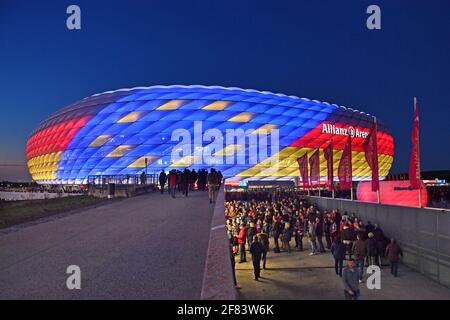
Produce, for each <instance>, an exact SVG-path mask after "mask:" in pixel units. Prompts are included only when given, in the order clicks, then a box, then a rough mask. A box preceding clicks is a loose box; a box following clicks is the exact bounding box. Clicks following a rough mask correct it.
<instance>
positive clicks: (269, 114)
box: [26, 86, 394, 184]
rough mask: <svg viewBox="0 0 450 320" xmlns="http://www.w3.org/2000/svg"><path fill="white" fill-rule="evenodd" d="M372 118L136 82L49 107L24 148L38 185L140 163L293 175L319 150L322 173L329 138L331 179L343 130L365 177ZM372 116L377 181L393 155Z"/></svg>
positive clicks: (236, 92)
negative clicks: (366, 140)
mask: <svg viewBox="0 0 450 320" xmlns="http://www.w3.org/2000/svg"><path fill="white" fill-rule="evenodd" d="M372 123H373V117H372V116H370V115H368V114H366V113H363V112H360V111H357V110H353V109H350V108H345V107H341V106H337V105H334V104H329V103H326V102H319V101H316V100H309V99H305V98H298V97H294V96H286V95H282V94H274V93H270V92H260V91H255V90H244V89H239V88H223V87H205V86H153V87H145V88H143V87H142V88H141V87H139V88H133V89H123V90H116V91H111V92H105V93H101V94H97V95H93V96H91V97H88V98H85V99H83V100H81V101H79V102H76V103H74V104H72V105H70V106H68V107H66V108H64V109H62V110H61V111H58V112H56V113H54V114H53V115H51V116H50V117H49V118H48V119H47V120H45V121H44V122H42V123H41V124H40V125H39V127H38V128H37V129H36V130H35V131H34V132H33V133H32V135H31V136H30V138H29V140H28V142H27V151H26V155H27V163H28V167H29V171H30V173H31V175H32V178H33V180H35V181H37V182H39V183H43V184H82V183H86V181H87V177H88V176H93V175H127V174H130V175H135V174H140V173H141V172H143V170H145V166H146V163H147V172H148V173H157V172H160V171H161V169H165V170H166V171H167V170H170V169H183V168H189V169H192V168H194V169H200V168H210V167H211V166H214V167H215V168H217V169H218V170H221V171H222V173H223V175H224V176H225V177H226V178H227V179H229V180H231V181H242V180H278V179H280V180H287V179H289V180H290V179H293V178H294V177H298V176H299V170H298V164H297V161H296V160H297V158H299V157H300V156H302V155H303V154H304V153H305V152H307V153H308V154H309V155H311V154H312V153H313V152H314V151H315V150H316V149H317V148H320V149H321V150H320V157H321V161H320V168H321V173H320V175H321V177H322V178H321V179H322V180H325V179H326V162H325V159H324V156H323V150H322V149H323V148H324V147H326V146H327V145H328V144H329V143H330V141H331V140H332V141H333V148H334V162H335V164H334V169H335V177H336V176H337V167H338V163H339V160H340V157H341V154H342V149H343V147H344V142H345V140H346V139H347V137H348V135H350V136H351V137H352V150H353V178H354V180H357V181H358V180H359V181H360V180H370V176H371V170H370V168H369V166H368V164H367V162H366V160H365V158H364V152H363V149H362V142H363V141H364V138H365V137H366V136H367V135H368V133H369V132H370V128H371V127H372ZM378 123H379V127H378V152H379V157H378V159H379V171H380V177H382V178H383V177H384V176H386V175H387V174H388V172H389V169H390V167H391V164H392V161H393V155H394V141H393V137H392V136H391V135H390V133H389V131H388V130H387V129H386V128H385V127H384V126H383V125H382V124H381V123H380V122H379V121H378ZM240 129H242V130H240ZM233 130H234V131H233ZM230 132H234V133H236V132H245V139H239V138H238V137H235V138H233V136H231V138H230V135H229V133H230ZM199 134H200V138H199ZM253 136H257V138H256V139H253ZM205 154H209V155H210V157H209V158H208V159H206V157H205Z"/></svg>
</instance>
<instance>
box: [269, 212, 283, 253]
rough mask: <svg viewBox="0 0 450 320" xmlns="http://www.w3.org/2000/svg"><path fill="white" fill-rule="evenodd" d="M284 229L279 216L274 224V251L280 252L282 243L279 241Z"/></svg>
mask: <svg viewBox="0 0 450 320" xmlns="http://www.w3.org/2000/svg"><path fill="white" fill-rule="evenodd" d="M282 231H283V225H282V224H281V222H280V220H279V219H278V218H276V219H275V222H274V224H273V226H272V232H273V240H274V243H275V249H273V252H275V253H280V245H279V243H278V239H279V238H280V235H281V232H282Z"/></svg>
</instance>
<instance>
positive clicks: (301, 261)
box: [236, 239, 450, 300]
mask: <svg viewBox="0 0 450 320" xmlns="http://www.w3.org/2000/svg"><path fill="white" fill-rule="evenodd" d="M271 240H272V239H271ZM306 247H307V246H306ZM308 254H309V251H303V252H298V251H294V250H293V251H292V252H291V254H287V253H285V252H282V253H279V254H275V253H273V252H270V253H269V254H268V255H267V268H268V270H261V276H262V277H263V278H262V279H261V280H260V281H255V280H253V266H252V263H251V256H247V261H248V262H246V263H242V264H239V263H238V262H239V257H236V277H237V281H238V284H239V285H240V286H241V287H242V289H241V290H239V298H240V299H258V300H265V299H283V300H284V299H286V300H341V299H344V293H343V285H342V280H341V278H339V277H338V276H336V274H335V271H334V261H333V258H332V256H331V254H330V253H323V254H319V255H315V256H309V255H308ZM344 264H345V262H344ZM261 266H262V264H261ZM364 272H365V271H364ZM365 279H367V276H366V277H365ZM361 299H364V300H377V299H388V300H397V299H408V300H409V299H424V300H425V299H432V300H438V299H450V289H448V288H445V287H443V286H441V285H439V284H437V283H435V282H433V281H432V280H430V279H428V278H426V277H425V276H423V275H421V274H419V273H417V272H415V271H412V270H411V269H409V268H407V267H405V266H402V265H401V266H400V267H399V276H398V277H397V278H394V277H393V276H392V275H391V274H390V270H389V267H383V268H382V270H381V289H380V290H369V289H367V287H366V285H365V282H363V283H362V284H361Z"/></svg>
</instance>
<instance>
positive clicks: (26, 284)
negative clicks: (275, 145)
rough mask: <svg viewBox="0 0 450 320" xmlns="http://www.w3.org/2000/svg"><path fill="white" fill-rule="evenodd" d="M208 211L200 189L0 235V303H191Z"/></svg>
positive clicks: (197, 283) (141, 199)
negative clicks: (70, 270) (75, 285)
mask: <svg viewBox="0 0 450 320" xmlns="http://www.w3.org/2000/svg"><path fill="white" fill-rule="evenodd" d="M212 212H213V205H211V204H210V203H209V201H208V196H207V194H206V193H205V192H194V193H191V195H190V196H189V197H188V198H184V197H182V196H181V195H177V198H176V199H172V198H170V197H169V196H168V195H167V194H165V195H161V194H159V193H154V194H149V195H142V196H139V197H135V198H130V199H125V200H123V201H119V202H115V203H111V204H107V205H104V206H100V207H97V208H93V209H88V210H86V211H83V212H79V213H75V214H73V215H67V216H64V217H61V218H58V219H55V220H52V221H47V222H42V223H38V224H36V225H32V226H27V227H23V228H19V229H18V230H17V231H14V232H9V233H5V232H3V233H1V234H0V299H199V298H200V292H201V285H202V280H203V274H204V267H205V258H206V251H207V247H208V240H209V229H210V224H211V216H212ZM69 265H77V266H79V267H80V270H81V289H80V290H76V289H75V290H69V289H68V288H67V286H66V280H67V278H68V277H69V276H70V275H69V274H66V270H67V267H68V266H69Z"/></svg>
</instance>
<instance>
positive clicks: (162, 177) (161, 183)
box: [159, 169, 167, 194]
mask: <svg viewBox="0 0 450 320" xmlns="http://www.w3.org/2000/svg"><path fill="white" fill-rule="evenodd" d="M166 180H167V175H166V173H165V172H164V169H163V170H162V171H161V173H160V174H159V186H160V188H161V194H164V186H165V185H166Z"/></svg>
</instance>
